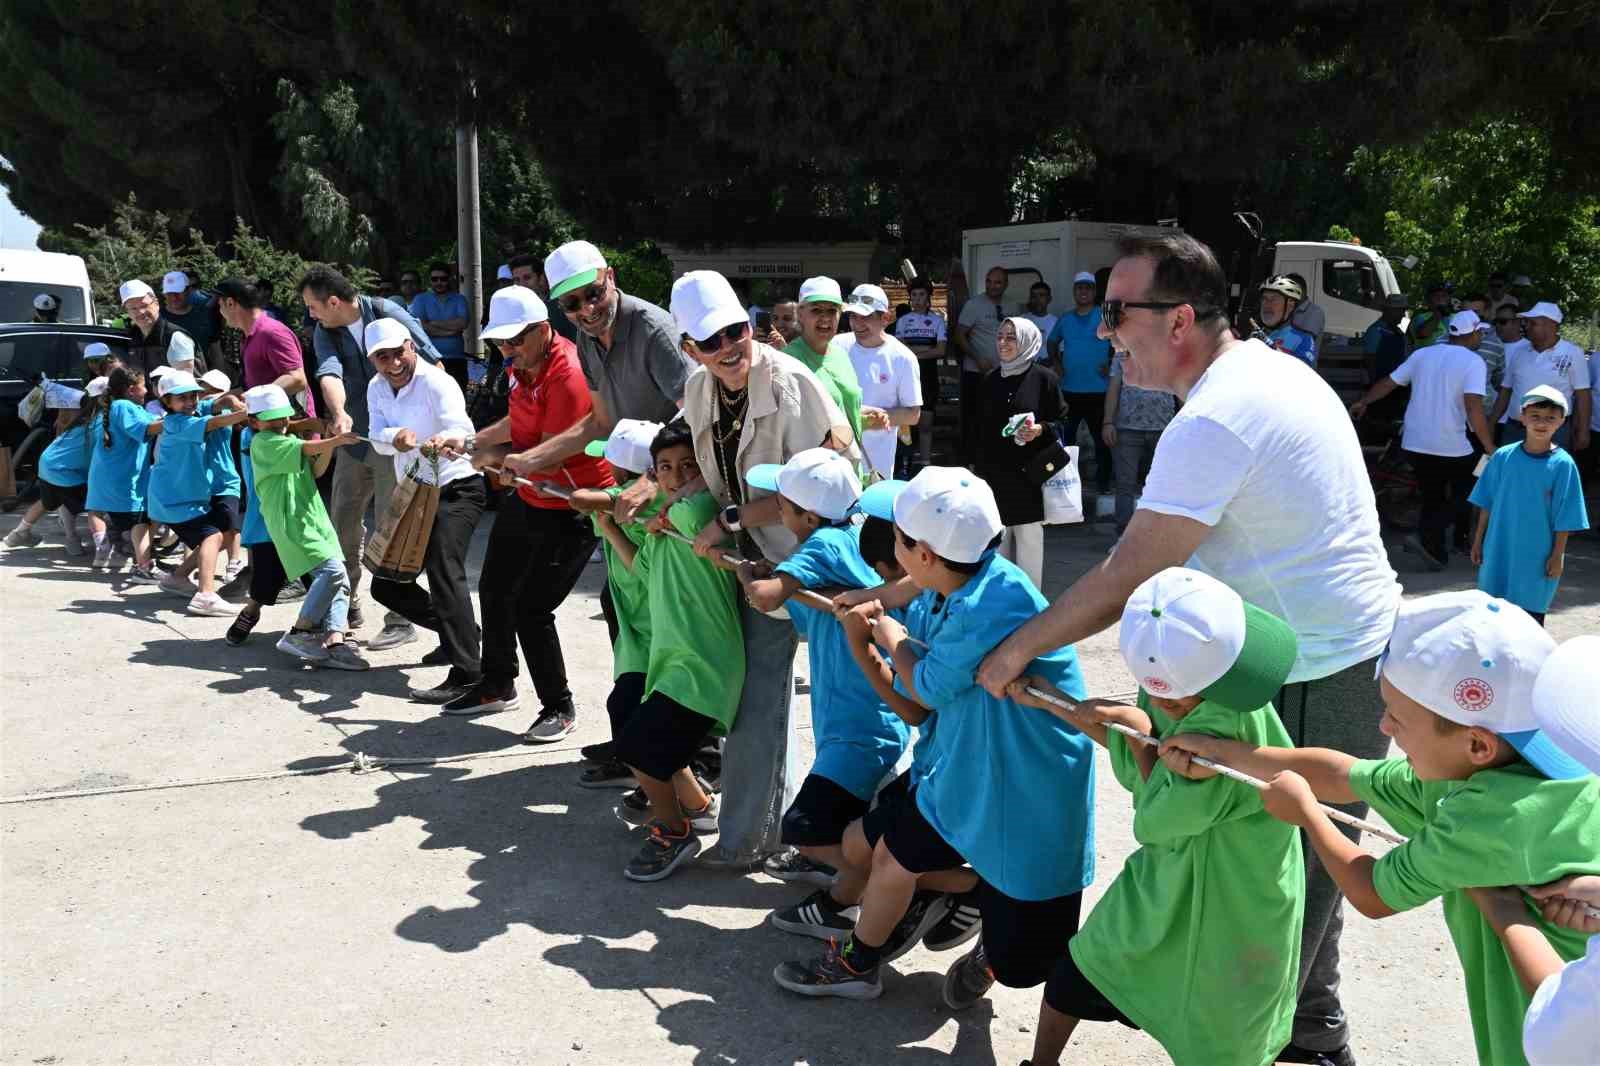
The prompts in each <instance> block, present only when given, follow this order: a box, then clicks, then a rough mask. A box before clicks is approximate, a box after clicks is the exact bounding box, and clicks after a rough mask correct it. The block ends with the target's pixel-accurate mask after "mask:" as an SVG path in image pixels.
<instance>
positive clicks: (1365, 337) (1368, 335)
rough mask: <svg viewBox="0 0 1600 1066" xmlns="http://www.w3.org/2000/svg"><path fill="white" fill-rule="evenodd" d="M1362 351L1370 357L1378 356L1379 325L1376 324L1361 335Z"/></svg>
mask: <svg viewBox="0 0 1600 1066" xmlns="http://www.w3.org/2000/svg"><path fill="white" fill-rule="evenodd" d="M1361 350H1362V351H1363V352H1365V353H1367V354H1368V355H1377V354H1378V324H1377V323H1376V322H1374V323H1373V324H1372V325H1370V326H1368V327H1367V331H1366V332H1365V333H1363V334H1362V335H1361Z"/></svg>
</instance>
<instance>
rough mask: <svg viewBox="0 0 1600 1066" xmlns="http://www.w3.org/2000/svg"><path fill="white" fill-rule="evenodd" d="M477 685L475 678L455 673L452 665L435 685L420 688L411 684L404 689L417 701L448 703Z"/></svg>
mask: <svg viewBox="0 0 1600 1066" xmlns="http://www.w3.org/2000/svg"><path fill="white" fill-rule="evenodd" d="M477 685H478V679H477V678H475V677H468V676H467V675H466V674H461V673H457V672H456V670H455V668H454V667H452V668H451V670H450V672H449V673H448V674H446V675H445V677H444V680H443V681H441V682H439V684H438V685H436V686H435V687H433V688H421V687H419V686H412V687H411V688H409V689H407V690H406V691H407V692H408V693H410V695H411V698H412V699H414V700H416V701H417V702H418V703H449V702H450V701H451V700H458V699H460V698H461V697H462V696H465V695H466V694H467V693H469V692H471V691H472V690H473V689H474V688H476V687H477Z"/></svg>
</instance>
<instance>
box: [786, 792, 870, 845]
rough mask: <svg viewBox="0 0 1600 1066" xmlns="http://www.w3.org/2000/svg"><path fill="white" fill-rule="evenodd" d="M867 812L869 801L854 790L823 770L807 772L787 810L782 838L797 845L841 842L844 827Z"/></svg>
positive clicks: (790, 843) (787, 842)
mask: <svg viewBox="0 0 1600 1066" xmlns="http://www.w3.org/2000/svg"><path fill="white" fill-rule="evenodd" d="M866 813H867V801H866V800H863V799H861V798H860V797H858V796H857V795H856V794H855V793H854V792H851V791H850V790H849V789H847V788H845V787H844V786H843V785H841V784H839V783H838V782H836V781H830V780H828V779H827V778H826V777H823V776H821V775H820V774H807V775H806V779H805V781H803V782H802V783H801V785H800V791H799V793H798V794H797V795H796V796H795V798H794V802H793V803H791V804H790V805H789V809H788V810H787V811H785V812H784V815H783V842H784V843H785V844H788V845H789V846H790V847H797V848H818V847H826V846H828V845H829V844H839V843H842V842H843V841H844V831H845V829H847V828H848V827H849V825H850V823H851V822H853V821H855V820H856V819H857V818H860V817H861V816H862V815H864V814H866Z"/></svg>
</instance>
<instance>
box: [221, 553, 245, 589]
mask: <svg viewBox="0 0 1600 1066" xmlns="http://www.w3.org/2000/svg"><path fill="white" fill-rule="evenodd" d="M244 567H245V562H244V560H243V559H235V560H233V561H232V562H230V563H229V564H228V569H227V570H226V571H224V572H223V573H224V576H223V581H222V583H223V584H224V585H226V584H227V583H228V582H229V581H232V580H233V579H234V578H236V577H238V576H239V575H240V574H241V573H243V572H244Z"/></svg>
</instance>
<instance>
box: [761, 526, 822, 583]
mask: <svg viewBox="0 0 1600 1066" xmlns="http://www.w3.org/2000/svg"><path fill="white" fill-rule="evenodd" d="M836 555H837V552H836V551H835V550H834V547H833V546H832V545H830V544H828V543H827V542H825V541H824V540H823V538H822V537H821V536H818V535H815V534H813V535H812V536H809V537H807V538H806V539H805V540H803V541H801V542H800V546H799V547H797V548H795V550H794V551H793V552H791V553H790V555H789V557H788V558H787V559H785V560H784V561H783V562H781V563H779V564H778V565H777V566H776V567H774V568H773V569H774V570H775V572H777V573H780V574H788V575H789V576H790V577H792V578H794V579H795V580H796V581H798V582H800V585H801V587H802V588H808V589H809V588H821V587H822V586H824V585H826V584H828V575H829V574H831V573H833V571H834V569H835V567H836V565H837V564H836V562H835V557H836Z"/></svg>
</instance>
